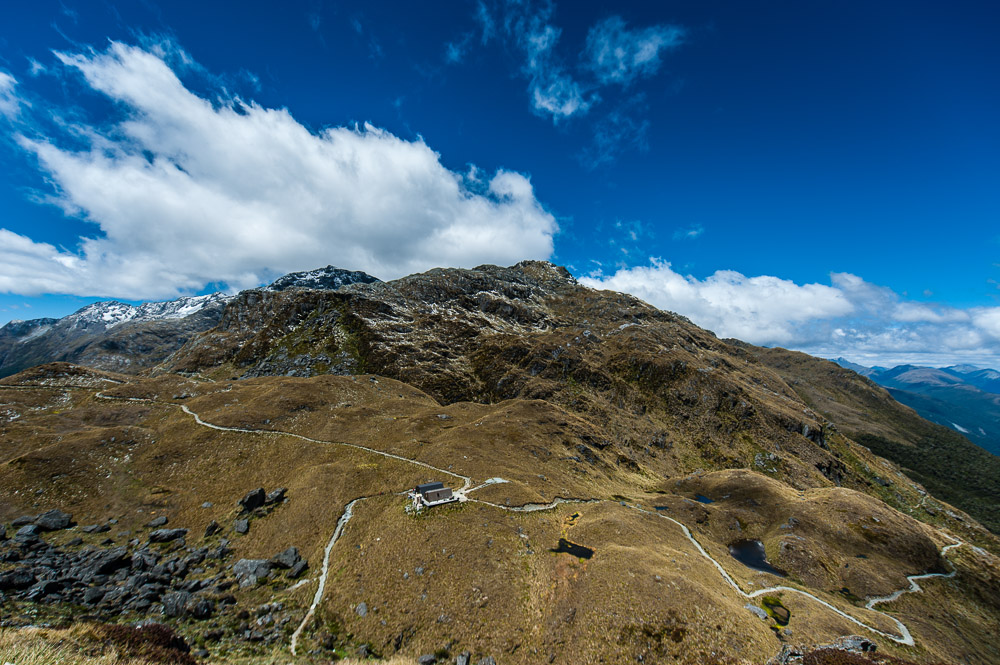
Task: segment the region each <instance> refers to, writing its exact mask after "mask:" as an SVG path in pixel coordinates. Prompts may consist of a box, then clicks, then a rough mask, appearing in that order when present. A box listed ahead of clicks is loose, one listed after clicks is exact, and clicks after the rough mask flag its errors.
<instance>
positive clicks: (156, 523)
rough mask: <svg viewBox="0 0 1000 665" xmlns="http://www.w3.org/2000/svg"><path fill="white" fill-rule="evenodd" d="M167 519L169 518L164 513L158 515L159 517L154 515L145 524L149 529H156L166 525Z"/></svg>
mask: <svg viewBox="0 0 1000 665" xmlns="http://www.w3.org/2000/svg"><path fill="white" fill-rule="evenodd" d="M168 521H169V520H167V516H166V515H160V516H159V517H154V518H153V519H151V520H150V521H149V524H147V525H146V526H148V527H149V528H150V529H158V528H160V527H161V526H166V525H167V522H168Z"/></svg>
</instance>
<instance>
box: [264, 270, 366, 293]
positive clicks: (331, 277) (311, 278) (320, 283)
mask: <svg viewBox="0 0 1000 665" xmlns="http://www.w3.org/2000/svg"><path fill="white" fill-rule="evenodd" d="M380 281H382V280H380V279H378V278H377V277H372V276H371V275H369V274H368V273H365V272H361V271H360V270H343V269H342V268H336V267H334V266H327V267H325V268H317V269H316V270H305V271H302V272H291V273H288V274H287V275H285V276H284V277H279V278H278V279H276V280H275V281H274V282H272V283H271V284H270V285H269V286H266V287H264V290H265V291H284V290H285V289H292V288H298V289H327V290H335V289H339V288H340V287H342V286H347V285H348V284H371V283H373V282H380Z"/></svg>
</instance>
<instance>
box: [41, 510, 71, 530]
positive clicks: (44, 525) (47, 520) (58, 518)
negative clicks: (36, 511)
mask: <svg viewBox="0 0 1000 665" xmlns="http://www.w3.org/2000/svg"><path fill="white" fill-rule="evenodd" d="M72 524H73V516H72V515H70V514H69V513H64V512H63V511H61V510H47V511H45V512H44V513H42V514H41V515H39V516H38V517H36V518H35V525H36V526H37V527H38V528H40V529H42V530H43V531H59V530H61V529H68V528H69V527H70V525H72Z"/></svg>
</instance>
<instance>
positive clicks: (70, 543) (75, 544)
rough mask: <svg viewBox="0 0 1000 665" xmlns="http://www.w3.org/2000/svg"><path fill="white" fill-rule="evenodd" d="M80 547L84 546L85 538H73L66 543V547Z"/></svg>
mask: <svg viewBox="0 0 1000 665" xmlns="http://www.w3.org/2000/svg"><path fill="white" fill-rule="evenodd" d="M80 545H83V538H80V537H79V536H77V537H76V538H71V539H70V540H69V541H67V543H66V547H78V546H80Z"/></svg>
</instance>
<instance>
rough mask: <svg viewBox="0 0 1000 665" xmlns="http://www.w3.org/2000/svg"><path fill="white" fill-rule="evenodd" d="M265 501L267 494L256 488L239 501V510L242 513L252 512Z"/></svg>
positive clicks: (260, 488)
mask: <svg viewBox="0 0 1000 665" xmlns="http://www.w3.org/2000/svg"><path fill="white" fill-rule="evenodd" d="M266 500H267V493H266V492H265V491H264V488H263V487H258V488H257V489H255V490H253V491H252V492H247V494H246V496H244V497H243V498H242V499H240V501H239V505H240V510H241V511H242V512H244V513H249V512H252V511H254V510H256V509H257V508H260V507H261V506H263V505H264V502H265V501H266Z"/></svg>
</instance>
